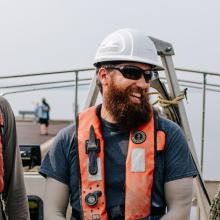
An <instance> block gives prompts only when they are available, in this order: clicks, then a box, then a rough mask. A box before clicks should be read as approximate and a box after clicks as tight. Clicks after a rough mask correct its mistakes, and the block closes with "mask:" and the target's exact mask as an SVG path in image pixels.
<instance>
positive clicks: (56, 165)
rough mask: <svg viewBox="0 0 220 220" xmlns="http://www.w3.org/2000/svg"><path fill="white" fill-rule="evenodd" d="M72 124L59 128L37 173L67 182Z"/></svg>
mask: <svg viewBox="0 0 220 220" xmlns="http://www.w3.org/2000/svg"><path fill="white" fill-rule="evenodd" d="M72 136H73V126H71V127H70V126H69V127H67V128H65V129H63V130H61V131H60V132H59V133H58V134H57V136H56V138H55V140H54V142H53V144H52V146H51V148H50V150H49V152H48V153H47V154H46V156H45V158H44V160H43V162H42V165H41V168H40V171H39V173H40V174H41V175H42V176H44V177H51V178H54V179H56V180H58V181H60V182H62V183H64V184H67V185H68V183H69V161H68V157H69V152H70V147H71V145H72V143H71V138H72Z"/></svg>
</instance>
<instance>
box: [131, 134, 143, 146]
mask: <svg viewBox="0 0 220 220" xmlns="http://www.w3.org/2000/svg"><path fill="white" fill-rule="evenodd" d="M131 140H132V141H133V143H135V144H141V143H143V142H144V141H145V140H146V134H145V133H144V132H143V131H136V132H134V133H133V135H132V137H131Z"/></svg>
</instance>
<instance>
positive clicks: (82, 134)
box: [78, 107, 108, 220]
mask: <svg viewBox="0 0 220 220" xmlns="http://www.w3.org/2000/svg"><path fill="white" fill-rule="evenodd" d="M95 111H96V110H95V107H92V108H89V109H87V111H85V112H83V113H80V114H79V126H78V151H79V162H80V173H81V182H82V183H81V188H82V189H81V190H82V198H81V200H82V207H83V215H84V219H85V220H93V219H95V216H96V215H100V219H101V220H107V219H108V216H107V212H106V201H105V188H104V186H105V182H104V180H105V179H104V141H103V138H102V134H101V127H100V126H101V125H100V122H99V119H98V117H97V116H96V112H95ZM91 125H93V126H94V129H95V134H96V139H100V148H101V149H100V150H101V151H100V153H99V157H100V159H101V171H102V172H101V174H102V180H100V181H88V172H87V161H88V154H86V153H85V141H86V140H87V139H88V138H89V131H90V126H91ZM96 190H100V191H101V192H102V195H101V196H100V197H99V199H98V204H97V205H96V206H95V207H90V206H88V205H87V204H86V202H85V197H86V195H87V194H88V193H91V192H94V191H96Z"/></svg>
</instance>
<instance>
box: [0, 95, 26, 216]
mask: <svg viewBox="0 0 220 220" xmlns="http://www.w3.org/2000/svg"><path fill="white" fill-rule="evenodd" d="M0 108H1V112H2V114H3V118H4V129H3V145H4V146H3V158H4V184H5V186H4V191H3V200H4V203H5V212H6V215H7V216H8V219H9V220H14V219H16V220H27V219H30V217H29V209H28V201H27V196H26V190H25V185H24V176H23V167H22V162H21V156H20V151H19V148H18V145H17V133H16V125H15V119H14V114H13V112H12V110H11V107H10V105H9V104H8V102H7V101H6V100H5V99H4V98H2V97H0Z"/></svg>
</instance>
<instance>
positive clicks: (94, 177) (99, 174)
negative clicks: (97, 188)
mask: <svg viewBox="0 0 220 220" xmlns="http://www.w3.org/2000/svg"><path fill="white" fill-rule="evenodd" d="M97 165H98V172H97V174H96V175H91V174H90V173H89V159H88V160H87V173H88V180H89V181H90V182H91V181H97V180H102V171H101V160H100V157H98V158H97Z"/></svg>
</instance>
